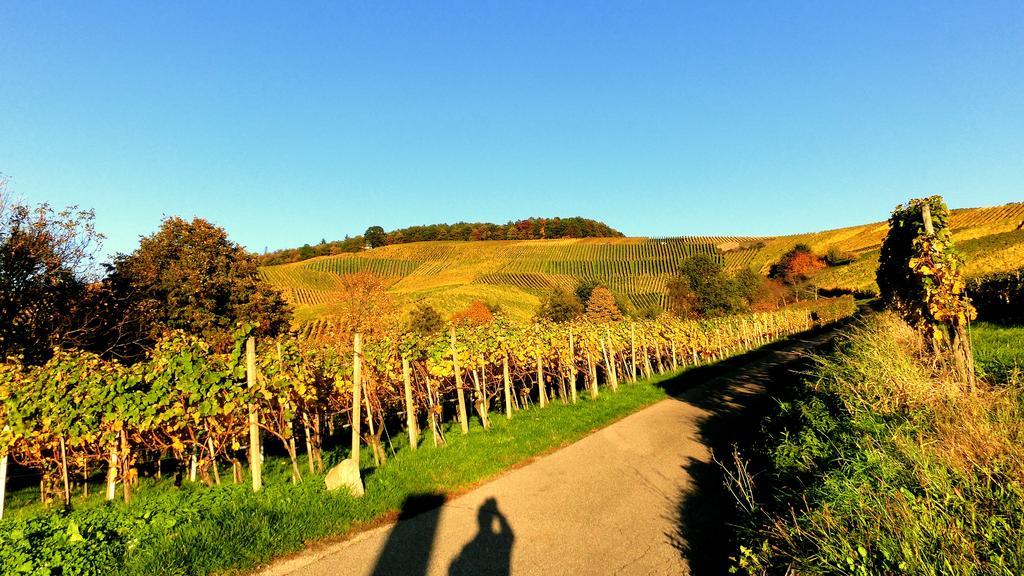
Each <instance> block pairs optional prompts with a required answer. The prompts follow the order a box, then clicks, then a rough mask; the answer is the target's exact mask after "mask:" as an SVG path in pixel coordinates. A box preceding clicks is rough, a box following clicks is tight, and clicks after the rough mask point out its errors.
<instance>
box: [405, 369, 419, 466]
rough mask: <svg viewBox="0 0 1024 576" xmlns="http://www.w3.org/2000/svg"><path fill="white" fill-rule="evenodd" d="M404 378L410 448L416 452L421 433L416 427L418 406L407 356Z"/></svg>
mask: <svg viewBox="0 0 1024 576" xmlns="http://www.w3.org/2000/svg"><path fill="white" fill-rule="evenodd" d="M402 378H403V379H404V380H405V426H406V428H408V429H409V447H410V448H412V449H413V450H415V449H416V446H417V444H419V443H420V433H419V429H418V427H417V425H416V406H415V404H413V402H412V370H411V369H410V368H409V358H407V357H405V356H403V357H402Z"/></svg>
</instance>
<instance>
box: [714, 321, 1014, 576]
mask: <svg viewBox="0 0 1024 576" xmlns="http://www.w3.org/2000/svg"><path fill="white" fill-rule="evenodd" d="M779 401H780V406H781V408H782V409H781V411H780V413H779V414H778V415H776V416H773V417H771V418H770V419H769V420H768V421H767V422H766V425H765V432H766V436H765V440H764V442H763V443H761V444H760V445H759V446H758V447H757V448H756V449H755V450H754V451H753V452H752V453H750V454H748V455H747V456H749V457H750V459H751V461H750V463H749V464H748V465H747V468H746V470H749V473H747V472H745V471H744V469H743V468H740V469H738V470H735V471H733V476H734V477H735V476H737V475H741V476H743V479H744V480H745V481H751V479H752V485H753V488H752V490H753V492H754V498H753V504H751V502H750V501H745V502H743V506H740V509H741V513H742V514H743V517H742V518H743V519H742V523H741V526H740V529H739V540H740V546H739V548H738V550H737V554H736V557H735V558H734V563H735V567H736V569H737V571H739V572H742V573H749V574H785V573H798V574H891V573H907V574H928V575H931V574H934V575H939V574H979V575H980V574H1021V573H1024V538H1022V537H1021V535H1022V534H1024V388H1022V387H1021V386H1020V384H1019V383H1018V382H1016V381H1011V382H999V383H989V384H986V385H984V386H982V387H980V388H978V389H976V390H974V391H967V390H963V389H961V388H960V387H959V386H958V385H956V384H955V383H953V381H952V380H951V379H949V378H947V377H946V375H945V374H943V373H941V372H938V371H937V368H936V367H935V366H933V364H932V362H931V361H930V360H929V359H928V357H927V356H926V355H924V354H923V353H922V344H921V341H920V339H919V338H918V336H917V334H916V333H914V332H913V331H911V330H910V329H909V328H908V327H907V326H906V325H905V324H903V323H902V322H900V321H899V320H897V319H896V318H894V317H892V316H888V315H878V316H873V317H870V318H868V319H867V320H865V322H864V323H863V324H862V325H860V326H859V327H856V328H854V329H852V331H851V332H850V333H849V334H848V335H847V336H846V337H845V338H844V339H843V340H842V341H841V342H840V343H839V344H838V345H837V346H836V348H835V349H834V350H832V351H831V352H829V353H827V354H824V355H822V356H821V357H819V358H816V359H815V361H814V367H813V370H812V371H811V373H810V374H809V375H808V376H807V377H806V378H805V379H803V381H802V382H801V383H799V384H796V385H794V386H793V387H791V388H790V389H788V390H786V391H784V392H783V393H782V394H781V396H780V398H779ZM739 488H740V487H739V486H738V487H737V490H738V489H739ZM745 490H746V491H747V492H749V491H750V490H751V488H749V487H746V488H745Z"/></svg>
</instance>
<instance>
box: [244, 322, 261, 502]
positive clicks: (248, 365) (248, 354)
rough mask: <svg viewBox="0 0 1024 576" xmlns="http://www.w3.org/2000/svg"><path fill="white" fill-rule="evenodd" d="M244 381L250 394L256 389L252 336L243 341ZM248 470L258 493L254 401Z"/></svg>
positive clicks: (257, 430) (258, 454)
mask: <svg viewBox="0 0 1024 576" xmlns="http://www.w3.org/2000/svg"><path fill="white" fill-rule="evenodd" d="M245 380H246V384H247V385H248V387H249V391H250V392H252V389H253V388H255V387H256V339H255V338H253V337H252V336H250V337H249V338H248V340H246V341H245ZM249 470H250V472H252V490H253V492H259V491H260V490H261V489H262V488H263V457H262V454H261V452H260V422H259V418H258V416H257V414H256V402H255V399H254V400H252V401H250V403H249Z"/></svg>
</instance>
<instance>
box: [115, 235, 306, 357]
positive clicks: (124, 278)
mask: <svg viewBox="0 0 1024 576" xmlns="http://www.w3.org/2000/svg"><path fill="white" fill-rule="evenodd" d="M106 283H107V285H108V287H109V289H110V291H111V293H113V294H115V295H116V297H117V299H118V301H119V302H123V303H125V304H124V307H125V308H126V312H127V313H129V314H132V315H134V316H135V317H136V318H138V319H140V324H142V327H141V328H140V330H141V332H142V333H141V334H139V337H140V341H144V342H145V344H147V345H148V344H151V343H152V342H154V341H155V340H157V339H158V337H159V336H160V334H161V333H163V332H164V331H165V330H166V329H168V328H170V329H180V330H183V331H185V332H187V333H189V334H193V335H196V336H200V337H201V338H203V339H204V340H206V341H207V342H209V343H211V344H212V345H213V346H214V348H215V349H216V350H218V351H224V350H227V349H228V348H230V347H231V346H232V344H233V337H232V332H233V330H234V329H235V327H236V325H237V324H238V323H240V322H244V323H250V324H253V325H255V326H256V329H255V335H257V336H274V335H277V334H280V333H282V332H285V331H287V330H288V325H289V323H290V321H291V310H290V308H289V306H288V304H287V303H286V302H285V300H284V298H282V296H281V294H280V293H279V292H278V291H277V290H275V289H274V288H273V287H271V286H270V285H269V284H267V283H266V282H264V281H263V279H262V278H261V277H260V274H259V270H258V265H257V261H256V258H255V257H254V256H252V255H250V254H249V253H247V252H246V251H245V250H244V249H243V248H242V247H241V246H239V245H238V244H235V243H234V242H232V241H231V240H230V239H229V238H228V235H227V232H225V231H224V230H223V229H222V228H219V227H217V226H214V225H213V224H211V223H209V222H207V221H206V220H203V219H201V218H196V219H194V220H192V221H191V222H188V221H185V220H183V219H181V218H178V217H171V218H167V219H165V220H164V221H163V224H162V225H161V226H160V230H158V231H157V232H156V233H154V234H152V235H151V236H146V237H144V238H142V240H141V241H140V243H139V248H138V249H137V250H136V251H135V252H133V253H131V254H128V255H125V254H119V255H118V256H117V257H116V258H115V260H114V264H113V265H112V267H111V270H110V274H109V276H108V278H107V281H106Z"/></svg>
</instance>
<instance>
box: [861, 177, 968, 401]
mask: <svg viewBox="0 0 1024 576" xmlns="http://www.w3.org/2000/svg"><path fill="white" fill-rule="evenodd" d="M949 217H950V212H949V208H947V207H946V203H945V202H944V201H943V200H942V197H941V196H931V197H929V198H918V199H914V200H911V201H910V202H908V203H907V204H906V205H900V206H897V207H896V209H895V210H894V211H893V213H892V216H891V217H890V218H889V232H888V233H887V234H886V236H885V240H884V241H883V242H882V249H881V251H880V254H879V261H878V272H877V276H876V280H877V282H878V288H879V291H880V295H881V298H882V301H883V302H884V303H885V305H886V307H888V308H889V309H891V310H893V311H895V312H896V313H897V314H899V315H900V316H902V317H903V319H904V320H906V322H907V323H908V324H910V325H911V326H913V327H915V328H916V329H918V330H919V331H920V332H921V333H922V334H924V335H925V337H926V339H927V341H928V342H929V344H930V346H931V348H932V350H933V351H934V352H937V353H943V354H945V353H948V354H949V355H950V356H952V359H953V364H954V368H955V370H956V372H957V374H958V376H959V377H960V378H961V380H962V381H964V382H965V383H966V384H968V385H969V386H973V384H974V380H975V374H974V358H973V354H972V352H971V342H970V337H969V335H968V333H967V326H968V324H969V323H970V321H971V320H973V319H974V318H975V317H976V315H977V312H976V311H975V309H974V307H973V306H971V302H970V299H969V298H968V297H967V294H966V291H965V288H966V282H965V280H964V277H963V259H962V258H961V257H960V255H959V254H958V253H957V252H956V250H955V248H954V246H953V237H952V233H951V232H950V230H949Z"/></svg>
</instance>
